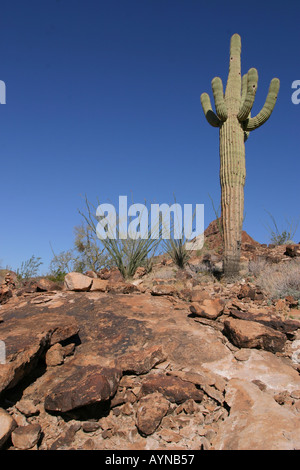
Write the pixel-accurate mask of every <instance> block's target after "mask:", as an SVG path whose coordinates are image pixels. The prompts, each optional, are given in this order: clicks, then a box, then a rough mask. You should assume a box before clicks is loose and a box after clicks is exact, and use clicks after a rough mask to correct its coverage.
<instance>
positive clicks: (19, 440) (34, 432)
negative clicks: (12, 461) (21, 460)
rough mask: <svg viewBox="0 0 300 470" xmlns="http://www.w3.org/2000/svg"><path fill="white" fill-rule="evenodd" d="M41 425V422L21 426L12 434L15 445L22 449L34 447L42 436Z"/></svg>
mask: <svg viewBox="0 0 300 470" xmlns="http://www.w3.org/2000/svg"><path fill="white" fill-rule="evenodd" d="M40 435H41V426H40V425H39V424H37V423H36V424H28V425H27V426H19V427H18V428H16V429H15V430H14V431H13V432H12V435H11V439H12V443H13V445H14V447H16V448H17V449H20V450H27V449H32V447H34V446H35V445H36V444H37V443H38V441H39V438H40Z"/></svg>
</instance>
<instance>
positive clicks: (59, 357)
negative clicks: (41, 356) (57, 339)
mask: <svg viewBox="0 0 300 470" xmlns="http://www.w3.org/2000/svg"><path fill="white" fill-rule="evenodd" d="M64 358H65V354H64V348H63V347H62V345H61V344H60V343H56V344H54V345H53V346H52V347H51V348H50V349H48V351H47V353H46V357H45V360H46V364H47V366H48V367H51V366H52V367H53V366H59V365H61V364H63V363H64Z"/></svg>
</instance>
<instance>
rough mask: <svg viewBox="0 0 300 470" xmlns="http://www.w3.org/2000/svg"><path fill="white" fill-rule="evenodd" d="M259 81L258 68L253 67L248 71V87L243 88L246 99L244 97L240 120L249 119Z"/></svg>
mask: <svg viewBox="0 0 300 470" xmlns="http://www.w3.org/2000/svg"><path fill="white" fill-rule="evenodd" d="M257 81H258V74H257V70H256V69H254V68H252V69H250V70H249V72H248V73H247V88H246V90H245V91H244V90H243V91H244V94H245V96H244V99H242V104H241V107H240V110H239V112H238V115H237V118H238V120H239V121H244V120H245V119H247V117H248V116H249V113H250V112H251V109H252V106H253V103H254V99H255V94H256V90H257ZM243 85H244V89H245V83H243Z"/></svg>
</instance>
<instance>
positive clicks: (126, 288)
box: [107, 279, 138, 294]
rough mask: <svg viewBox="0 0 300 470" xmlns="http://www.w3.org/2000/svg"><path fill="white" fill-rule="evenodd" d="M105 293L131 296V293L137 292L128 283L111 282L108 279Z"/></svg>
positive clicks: (136, 289)
mask: <svg viewBox="0 0 300 470" xmlns="http://www.w3.org/2000/svg"><path fill="white" fill-rule="evenodd" d="M107 291H108V292H113V293H115V294H131V293H132V292H138V288H137V287H136V286H135V285H134V284H131V283H130V282H124V281H122V282H119V281H111V280H110V279H109V281H108V284H107Z"/></svg>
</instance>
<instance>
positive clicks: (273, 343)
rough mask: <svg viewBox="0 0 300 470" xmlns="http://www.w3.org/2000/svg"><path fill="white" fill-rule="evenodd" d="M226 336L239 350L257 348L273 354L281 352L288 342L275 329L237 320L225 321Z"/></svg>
mask: <svg viewBox="0 0 300 470" xmlns="http://www.w3.org/2000/svg"><path fill="white" fill-rule="evenodd" d="M224 334H225V335H226V336H227V337H228V339H229V340H230V341H231V342H232V344H234V345H235V346H237V347H238V348H257V349H264V350H266V351H270V352H273V353H276V352H281V351H282V350H283V348H284V345H285V342H286V340H287V338H286V336H285V335H284V334H283V333H280V332H279V331H276V330H273V328H269V327H268V326H265V325H262V324H261V323H257V322H253V321H245V320H238V319H236V318H229V319H228V320H225V322H224Z"/></svg>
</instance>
